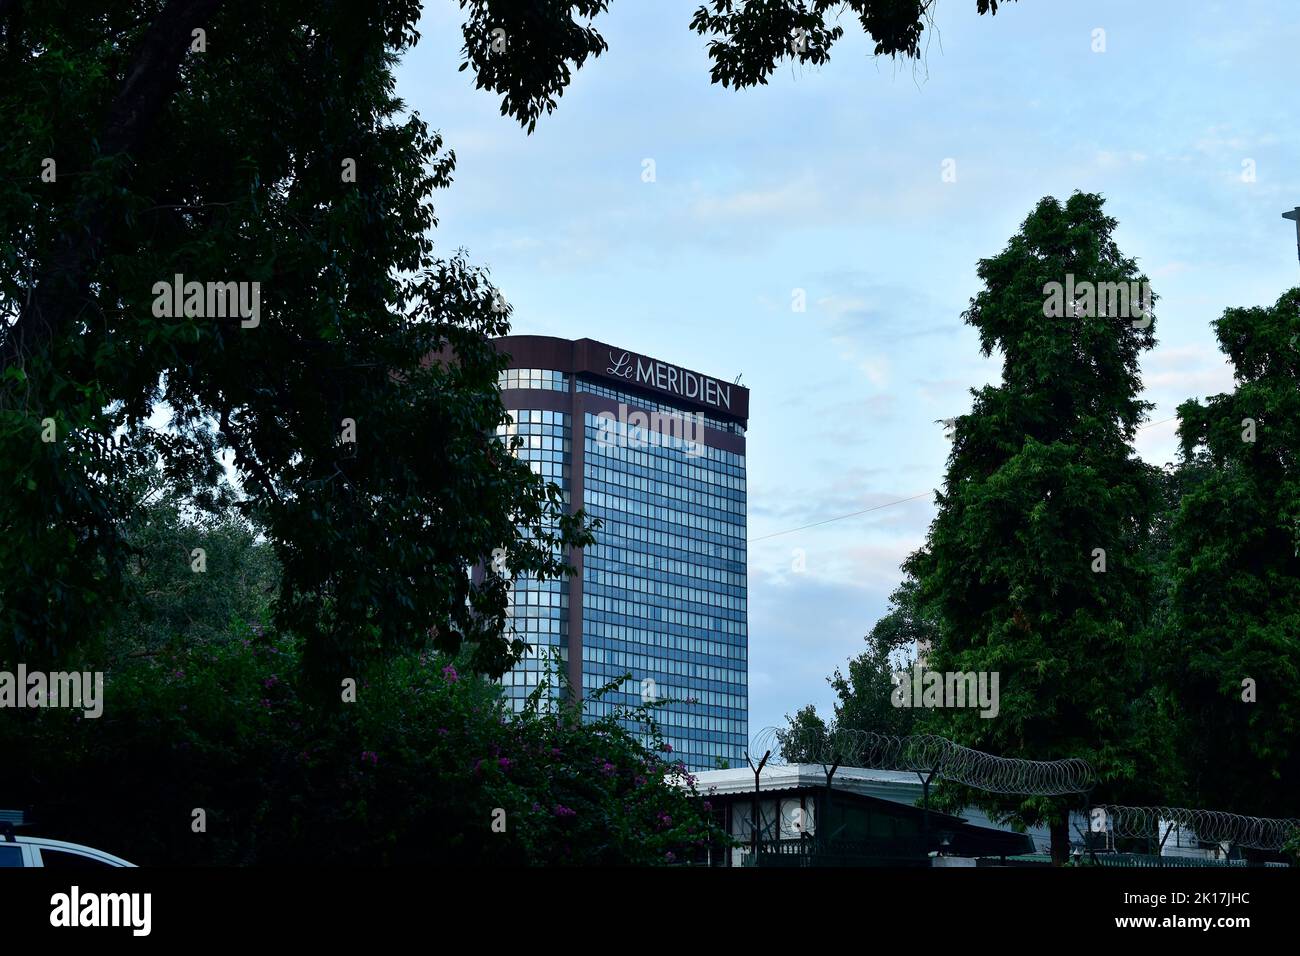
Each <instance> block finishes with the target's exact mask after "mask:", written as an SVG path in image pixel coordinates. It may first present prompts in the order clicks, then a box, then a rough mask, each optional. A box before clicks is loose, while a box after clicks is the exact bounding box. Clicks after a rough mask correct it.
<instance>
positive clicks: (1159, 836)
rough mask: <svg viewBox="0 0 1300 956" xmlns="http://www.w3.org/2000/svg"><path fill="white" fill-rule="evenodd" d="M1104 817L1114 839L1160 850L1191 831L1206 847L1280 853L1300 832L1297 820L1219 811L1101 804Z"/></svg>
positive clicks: (1100, 808) (1298, 820) (1299, 821)
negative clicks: (1172, 838) (1153, 844)
mask: <svg viewBox="0 0 1300 956" xmlns="http://www.w3.org/2000/svg"><path fill="white" fill-rule="evenodd" d="M1097 809H1099V810H1101V811H1103V812H1104V813H1105V817H1104V818H1101V820H1100V822H1101V823H1102V824H1104V825H1108V826H1109V829H1110V831H1111V832H1112V833H1113V834H1114V835H1115V836H1116V837H1128V838H1134V839H1146V840H1149V841H1153V842H1156V841H1158V842H1159V844H1160V846H1162V847H1163V846H1164V842H1165V841H1166V840H1167V839H1168V838H1169V835H1170V834H1171V833H1173V832H1175V830H1187V831H1190V834H1189V835H1190V836H1191V837H1192V838H1193V839H1196V840H1199V841H1202V842H1205V843H1229V844H1233V845H1235V846H1239V847H1244V848H1247V849H1252V850H1274V851H1276V850H1281V849H1282V848H1283V847H1284V846H1286V844H1287V842H1288V841H1289V840H1290V839H1291V838H1292V837H1293V836H1294V835H1295V834H1296V833H1297V832H1300V819H1295V818H1286V819H1271V818H1269V817H1249V816H1244V815H1242V814H1238V813H1226V812H1224V811H1221V810H1189V809H1187V808H1185V807H1126V806H1120V805H1117V804H1100V805H1099V806H1098V807H1097Z"/></svg>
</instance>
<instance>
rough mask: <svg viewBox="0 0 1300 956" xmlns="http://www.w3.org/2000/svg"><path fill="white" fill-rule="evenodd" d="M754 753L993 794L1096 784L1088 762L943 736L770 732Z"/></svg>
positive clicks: (1053, 793) (1063, 790) (1036, 793)
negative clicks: (926, 778)
mask: <svg viewBox="0 0 1300 956" xmlns="http://www.w3.org/2000/svg"><path fill="white" fill-rule="evenodd" d="M751 752H755V753H760V754H761V753H771V754H772V755H773V756H774V757H775V758H776V759H775V761H772V760H769V762H775V763H788V762H790V761H788V760H787V758H786V757H785V754H786V753H790V752H792V753H795V754H797V755H799V758H800V762H808V763H820V764H824V765H831V764H838V765H842V766H853V767H863V768H868V769H874V770H901V771H908V772H912V773H919V774H933V775H934V776H936V777H938V778H939V779H941V780H948V781H951V782H953V783H958V784H963V785H965V786H968V787H974V788H976V789H979V790H985V791H988V792H989V793H998V794H1009V795H1011V794H1014V795H1021V796H1033V797H1059V796H1068V795H1070V794H1076V793H1087V792H1088V791H1089V790H1091V789H1092V787H1093V786H1095V784H1096V782H1097V781H1096V775H1095V774H1094V773H1093V769H1092V766H1091V765H1090V764H1089V763H1088V761H1086V760H1083V759H1081V758H1077V757H1068V758H1065V759H1063V760H1024V759H1021V758H1017V757H999V756H997V755H995V754H989V753H984V752H983V751H980V750H973V749H972V748H970V747H963V746H962V745H961V744H957V743H954V742H953V741H951V740H949V739H948V738H946V737H940V736H938V735H937V734H908V735H894V734H878V733H874V732H870V731H859V730H850V729H847V728H837V729H833V730H829V731H826V732H824V733H823V732H815V731H812V730H811V729H801V730H800V731H790V730H784V729H781V728H778V727H768V728H765V729H764V730H762V731H760V732H759V734H758V735H757V736H756V737H755V738H754V744H753V746H752V747H751Z"/></svg>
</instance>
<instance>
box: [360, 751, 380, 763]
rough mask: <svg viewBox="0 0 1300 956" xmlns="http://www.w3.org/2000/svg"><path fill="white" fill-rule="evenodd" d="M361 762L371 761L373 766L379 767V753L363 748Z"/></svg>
mask: <svg viewBox="0 0 1300 956" xmlns="http://www.w3.org/2000/svg"><path fill="white" fill-rule="evenodd" d="M361 762H362V763H369V764H370V766H372V767H378V766H379V754H377V753H375V752H374V751H373V750H363V751H361Z"/></svg>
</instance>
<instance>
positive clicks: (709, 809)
mask: <svg viewBox="0 0 1300 956" xmlns="http://www.w3.org/2000/svg"><path fill="white" fill-rule="evenodd" d="M712 810H713V804H712V803H711V802H709V801H708V800H705V801H704V812H705V813H710V812H712Z"/></svg>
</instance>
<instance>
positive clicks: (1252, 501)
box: [1166, 289, 1300, 816]
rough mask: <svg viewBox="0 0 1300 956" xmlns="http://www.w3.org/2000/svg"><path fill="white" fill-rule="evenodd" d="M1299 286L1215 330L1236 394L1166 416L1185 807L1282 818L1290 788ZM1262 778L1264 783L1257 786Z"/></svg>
mask: <svg viewBox="0 0 1300 956" xmlns="http://www.w3.org/2000/svg"><path fill="white" fill-rule="evenodd" d="M1298 315H1300V289H1292V290H1291V291H1289V292H1287V293H1285V294H1284V295H1283V296H1281V297H1280V298H1279V299H1278V300H1277V302H1276V303H1275V304H1274V305H1272V306H1259V307H1254V308H1233V309H1228V310H1226V311H1225V312H1224V313H1223V316H1222V317H1221V318H1220V319H1218V320H1217V321H1216V322H1215V323H1214V326H1215V332H1216V334H1217V336H1218V339H1219V343H1220V346H1221V348H1222V349H1223V351H1224V352H1225V353H1226V354H1227V355H1228V356H1229V358H1231V360H1232V364H1233V369H1234V373H1235V378H1236V386H1237V387H1236V389H1235V390H1234V391H1233V392H1232V393H1230V394H1226V395H1215V396H1213V397H1211V398H1210V399H1208V400H1207V401H1206V402H1205V403H1204V404H1202V403H1201V402H1199V401H1188V402H1185V403H1184V404H1183V405H1181V406H1180V407H1179V409H1178V414H1179V418H1180V423H1179V439H1180V442H1181V462H1180V474H1181V476H1182V481H1183V483H1184V485H1185V491H1184V493H1183V495H1182V498H1181V501H1180V502H1179V504H1178V508H1177V511H1176V512H1175V514H1174V519H1173V522H1172V527H1171V529H1170V538H1171V560H1170V564H1171V567H1172V578H1173V587H1172V600H1171V604H1172V608H1171V615H1170V620H1169V629H1168V632H1167V641H1166V653H1167V656H1168V659H1169V660H1170V661H1171V663H1172V667H1171V680H1170V685H1169V686H1170V690H1171V693H1172V704H1173V709H1174V710H1175V711H1176V712H1177V713H1178V714H1179V715H1180V716H1181V717H1182V718H1183V720H1184V725H1183V733H1181V734H1180V743H1181V745H1182V746H1181V748H1180V749H1181V751H1182V756H1183V758H1184V766H1185V767H1186V773H1187V781H1186V782H1187V787H1188V791H1189V796H1190V799H1191V800H1193V801H1195V802H1194V803H1193V804H1192V805H1194V806H1206V807H1222V808H1228V809H1231V810H1233V811H1234V812H1239V813H1246V814H1253V815H1261V816H1277V815H1281V816H1289V815H1291V814H1293V813H1294V810H1295V807H1294V805H1293V804H1292V803H1291V802H1290V800H1291V795H1292V794H1294V793H1295V792H1296V789H1297V787H1300V747H1297V746H1296V740H1297V738H1298V737H1300V557H1297V552H1300V459H1298V458H1297V454H1298V451H1297V450H1298V449H1300V390H1298V389H1297V377H1298V376H1300V354H1298V351H1297V342H1298V341H1300V319H1298V318H1297V316H1298ZM1266 784H1268V785H1266Z"/></svg>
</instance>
